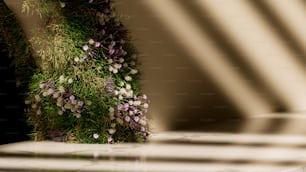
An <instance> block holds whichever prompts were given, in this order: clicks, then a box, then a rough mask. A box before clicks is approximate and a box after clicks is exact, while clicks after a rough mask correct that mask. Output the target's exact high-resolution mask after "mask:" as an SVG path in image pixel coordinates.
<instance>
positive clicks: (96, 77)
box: [26, 0, 149, 143]
mask: <svg viewBox="0 0 306 172" xmlns="http://www.w3.org/2000/svg"><path fill="white" fill-rule="evenodd" d="M40 1H41V2H43V1H42V0H40ZM33 2H37V1H36V0H35V1H34V0H33ZM81 3H84V4H82V5H80V4H78V3H76V2H74V1H69V2H67V3H66V2H65V3H64V5H62V6H61V9H60V10H62V11H61V12H60V13H58V14H59V16H60V15H61V14H65V18H66V20H59V22H62V21H63V22H67V23H64V24H63V26H69V27H67V28H69V29H74V30H73V31H71V32H69V31H68V32H66V31H65V30H63V31H62V32H63V34H62V35H63V40H62V41H59V42H65V40H73V41H71V44H63V45H62V46H69V47H68V48H65V50H67V51H70V50H71V52H73V53H69V52H68V53H66V54H60V57H61V58H58V59H60V60H64V61H65V62H66V61H67V63H58V64H65V65H63V67H62V68H59V69H63V70H54V69H49V68H44V69H42V72H41V73H40V74H36V76H35V77H33V81H34V82H35V83H33V84H32V87H31V89H32V90H31V92H30V96H29V99H28V100H27V101H26V104H28V105H29V111H30V112H31V113H30V116H31V115H32V116H31V117H30V118H32V119H31V120H32V121H33V122H32V123H34V124H35V125H36V124H37V126H40V127H36V128H35V129H34V132H36V133H40V137H41V139H50V138H52V139H53V140H58V141H67V140H73V141H76V142H80V143H115V142H125V141H140V142H142V141H146V140H147V139H148V133H149V131H148V130H149V127H148V118H147V116H146V115H147V112H148V108H149V100H148V97H147V96H146V95H143V94H142V93H141V89H140V88H139V84H138V80H137V79H138V77H139V71H138V70H137V57H138V56H137V52H136V51H135V49H134V47H133V46H132V45H131V44H130V42H129V39H128V36H127V31H126V30H125V28H124V27H123V25H122V23H120V21H119V19H118V17H116V14H115V12H114V10H113V6H112V4H111V3H110V1H109V0H88V1H81ZM69 10H74V12H73V13H71V11H69ZM76 18H77V19H78V20H76ZM51 19H52V20H54V19H55V18H51ZM79 20H81V21H79ZM52 22H53V21H50V23H51V24H52ZM57 22H58V21H57ZM55 23H56V22H55ZM69 29H67V30H69ZM79 33H82V34H79ZM60 38H62V37H60ZM74 40H76V41H75V42H74ZM74 43H75V44H74ZM71 45H72V46H71ZM62 46H59V47H62ZM70 46H71V47H70ZM71 57H74V58H73V59H71ZM51 58H53V56H52V57H50V59H51ZM67 59H71V60H67ZM49 62H50V63H52V62H53V61H52V60H50V61H49ZM50 66H52V65H50ZM50 74H51V75H50ZM33 88H34V89H33ZM33 114H36V116H35V115H33ZM40 114H43V115H45V117H41V116H39V115H40ZM85 116H86V118H85ZM42 119H43V120H42Z"/></svg>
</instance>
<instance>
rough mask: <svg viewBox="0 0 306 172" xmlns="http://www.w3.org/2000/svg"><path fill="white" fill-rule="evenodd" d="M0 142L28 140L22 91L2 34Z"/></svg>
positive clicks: (0, 51)
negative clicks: (17, 84)
mask: <svg viewBox="0 0 306 172" xmlns="http://www.w3.org/2000/svg"><path fill="white" fill-rule="evenodd" d="M0 58H1V60H0V144H7V143H13V142H19V141H25V140H28V139H29V137H28V136H27V134H28V133H29V131H30V130H29V127H28V126H27V123H26V118H25V115H24V112H23V97H22V92H21V90H19V89H18V88H17V87H16V77H15V74H14V73H15V72H14V68H15V66H14V65H13V63H12V59H13V58H12V57H9V53H8V51H7V48H6V44H5V43H4V42H3V40H2V38H1V35H0Z"/></svg>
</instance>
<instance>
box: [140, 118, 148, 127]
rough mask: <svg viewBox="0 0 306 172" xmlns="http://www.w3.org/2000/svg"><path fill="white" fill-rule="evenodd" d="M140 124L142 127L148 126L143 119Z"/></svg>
mask: <svg viewBox="0 0 306 172" xmlns="http://www.w3.org/2000/svg"><path fill="white" fill-rule="evenodd" d="M139 123H140V124H141V125H142V126H145V125H147V122H146V121H145V120H143V119H141V120H140V121H139Z"/></svg>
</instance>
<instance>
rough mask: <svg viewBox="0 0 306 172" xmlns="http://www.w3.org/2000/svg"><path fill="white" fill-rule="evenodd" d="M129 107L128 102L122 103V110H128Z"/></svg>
mask: <svg viewBox="0 0 306 172" xmlns="http://www.w3.org/2000/svg"><path fill="white" fill-rule="evenodd" d="M129 107H130V105H129V104H128V103H125V104H124V111H127V110H129Z"/></svg>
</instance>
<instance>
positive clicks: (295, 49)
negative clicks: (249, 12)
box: [247, 0, 306, 64]
mask: <svg viewBox="0 0 306 172" xmlns="http://www.w3.org/2000/svg"><path fill="white" fill-rule="evenodd" d="M247 2H249V3H250V4H251V6H252V7H254V8H255V9H256V10H257V11H258V14H260V15H261V16H262V17H263V18H265V21H267V23H268V24H269V25H270V27H271V28H273V30H275V31H276V33H277V35H278V37H279V38H281V39H282V40H283V41H282V42H283V43H284V44H285V45H286V46H287V47H288V48H289V49H290V50H291V52H292V53H293V54H294V56H293V57H296V59H297V60H298V61H299V62H300V63H302V64H306V61H305V56H306V51H305V45H300V44H299V43H298V42H297V41H296V40H295V39H294V36H293V35H292V34H291V33H290V31H289V30H288V29H287V27H286V25H285V23H283V22H282V21H281V20H280V18H279V17H278V16H277V15H276V14H275V13H273V10H272V9H271V8H270V7H269V6H267V5H266V4H265V2H264V1H263V0H257V1H247Z"/></svg>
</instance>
